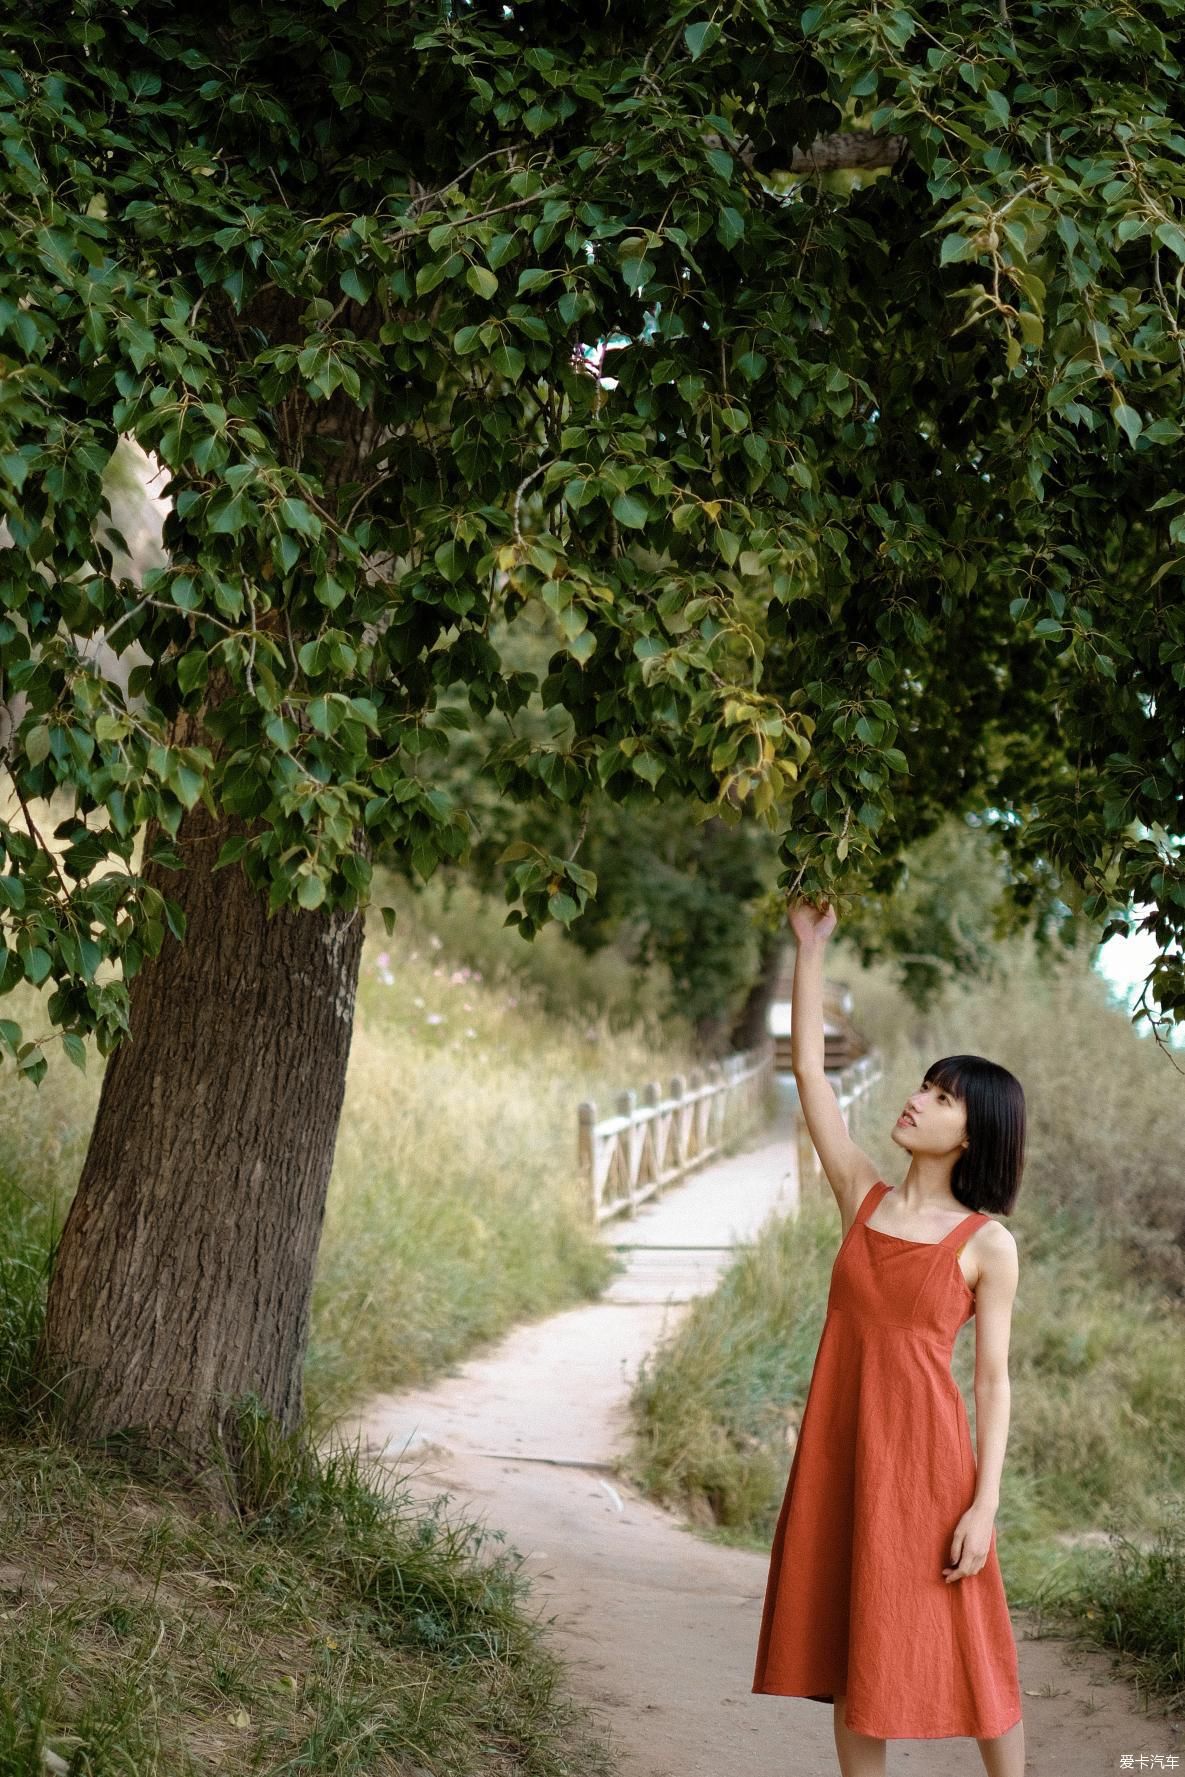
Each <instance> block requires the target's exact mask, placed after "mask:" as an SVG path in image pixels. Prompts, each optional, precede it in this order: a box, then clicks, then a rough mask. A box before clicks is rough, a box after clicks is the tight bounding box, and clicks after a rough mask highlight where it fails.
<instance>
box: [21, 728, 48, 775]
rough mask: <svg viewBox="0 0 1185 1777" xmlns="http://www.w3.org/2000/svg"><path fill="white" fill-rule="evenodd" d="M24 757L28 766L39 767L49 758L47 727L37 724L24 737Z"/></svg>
mask: <svg viewBox="0 0 1185 1777" xmlns="http://www.w3.org/2000/svg"><path fill="white" fill-rule="evenodd" d="M25 757H26V759H28V761H29V764H30V765H40V764H41V762H42V760H44V759H47V758H48V757H49V726H48V724H47V723H45V722H38V724H37V726H36V728H30V730H29V732H28V734H26V736H25Z"/></svg>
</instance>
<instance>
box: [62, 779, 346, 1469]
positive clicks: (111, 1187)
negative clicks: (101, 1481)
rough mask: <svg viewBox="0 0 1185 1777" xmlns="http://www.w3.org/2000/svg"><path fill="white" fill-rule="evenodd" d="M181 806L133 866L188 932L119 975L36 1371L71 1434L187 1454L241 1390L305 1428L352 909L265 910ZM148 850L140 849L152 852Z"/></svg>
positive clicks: (203, 825) (217, 1438)
mask: <svg viewBox="0 0 1185 1777" xmlns="http://www.w3.org/2000/svg"><path fill="white" fill-rule="evenodd" d="M235 831H239V832H241V831H243V828H242V825H241V823H229V824H228V823H226V822H219V823H215V822H214V821H213V820H212V817H211V816H210V815H209V813H208V812H207V811H206V810H205V809H204V808H203V807H202V805H201V804H200V803H199V804H198V805H197V806H196V807H195V808H194V809H193V810H192V811H190V812H189V813H188V814H187V815H186V817H185V819H184V821H183V822H182V825H181V828H180V832H179V835H178V841H177V844H178V849H179V850H180V851H181V853H182V855H183V856H184V857H185V858H186V861H187V868H186V870H185V871H183V872H178V871H167V870H163V869H161V868H160V867H159V866H155V865H151V864H150V865H148V866H147V867H146V869H145V871H144V874H145V876H146V877H147V878H148V880H149V881H151V882H153V883H154V884H155V885H156V886H157V887H158V888H159V889H160V890H161V891H162V893H164V894H166V895H168V896H169V897H170V898H171V899H173V900H176V901H178V902H179V903H180V904H181V906H182V907H184V909H185V912H186V915H187V919H188V929H187V932H186V937H185V942H184V943H183V944H178V943H177V941H176V940H175V939H174V938H173V937H172V936H171V935H166V938H165V941H164V945H163V947H162V949H161V952H160V955H159V956H158V957H157V958H156V959H155V960H154V961H150V962H147V963H146V964H145V965H144V967H143V968H142V970H141V971H140V973H139V974H138V975H137V976H135V977H134V978H133V981H132V983H131V1019H130V1024H131V1035H130V1038H125V1040H124V1042H123V1043H122V1044H121V1045H120V1047H119V1048H118V1049H117V1050H116V1051H115V1053H114V1054H113V1055H112V1056H111V1058H110V1060H109V1062H108V1066H107V1072H106V1076H105V1078H104V1081H103V1089H102V1095H101V1098H100V1101H99V1109H98V1116H97V1118H96V1122H95V1126H94V1132H93V1135H92V1137H91V1143H90V1147H89V1150H88V1152H87V1156H86V1161H85V1164H84V1166H83V1169H82V1176H81V1179H80V1180H79V1184H78V1190H77V1194H76V1196H75V1198H74V1202H73V1205H72V1207H71V1210H70V1214H69V1217H68V1219H67V1221H66V1225H65V1228H64V1230H63V1233H62V1238H61V1243H60V1246H59V1250H58V1253H57V1259H56V1264H55V1267H54V1272H53V1278H52V1282H51V1285H50V1291H49V1305H48V1314H47V1319H46V1325H45V1332H44V1336H43V1340H42V1346H41V1351H40V1353H39V1364H38V1373H39V1375H40V1377H41V1378H42V1380H43V1382H46V1383H52V1384H53V1385H54V1386H55V1387H56V1389H57V1390H58V1393H59V1399H60V1401H61V1407H62V1411H64V1414H65V1416H66V1420H67V1423H68V1425H69V1426H70V1428H71V1430H72V1431H73V1432H75V1433H82V1434H84V1435H91V1436H102V1435H104V1434H108V1433H111V1432H115V1431H118V1430H121V1429H132V1428H135V1429H136V1430H138V1431H139V1432H140V1433H141V1435H144V1436H147V1438H148V1439H149V1441H151V1442H152V1443H155V1444H158V1445H160V1444H163V1445H166V1446H169V1447H171V1448H173V1449H174V1450H176V1451H178V1452H179V1453H184V1454H186V1455H188V1456H189V1457H191V1458H196V1459H197V1460H198V1462H199V1463H201V1462H202V1460H203V1458H205V1457H207V1456H208V1455H209V1453H210V1451H211V1445H212V1442H213V1443H214V1444H215V1445H216V1444H217V1443H219V1442H222V1443H225V1444H226V1445H227V1446H228V1451H229V1453H230V1454H231V1456H232V1461H233V1448H234V1447H233V1439H232V1438H231V1437H230V1436H229V1435H228V1434H229V1432H230V1429H231V1427H230V1423H229V1420H228V1414H227V1409H228V1407H229V1405H230V1403H231V1402H232V1401H233V1400H234V1399H235V1397H237V1396H241V1395H243V1394H245V1393H248V1392H250V1393H253V1394H255V1395H256V1396H258V1397H259V1399H260V1401H261V1402H262V1404H263V1406H264V1407H265V1408H266V1409H268V1410H269V1411H270V1412H271V1413H273V1414H274V1415H275V1416H276V1418H277V1419H278V1420H279V1421H280V1423H281V1424H282V1425H283V1426H284V1427H285V1428H288V1429H291V1428H292V1427H294V1426H295V1425H296V1423H297V1421H298V1420H299V1418H300V1415H301V1406H302V1396H301V1368H302V1362H303V1357H304V1352H305V1346H306V1340H307V1333H308V1319H309V1306H310V1298H311V1293H312V1282H313V1271H314V1265H315V1262H316V1255H317V1246H318V1241H319V1239H320V1234H321V1225H322V1219H323V1213H324V1206H325V1194H326V1189H327V1186H328V1182H329V1175H330V1169H331V1166H332V1161H333V1152H334V1145H335V1141H336V1137H337V1127H338V1120H339V1117H340V1114H341V1106H342V1097H343V1093H344V1090H345V1075H346V1062H347V1058H348V1055H349V1049H350V1036H351V1029H352V1024H353V1014H354V996H355V990H356V987H357V979H358V968H359V963H360V960H361V954H362V940H363V916H362V914H361V913H360V912H355V913H354V914H353V915H350V914H343V913H340V912H338V913H335V914H332V915H331V914H327V913H323V912H305V911H295V910H289V909H282V910H281V911H280V912H278V913H277V914H275V915H274V916H273V917H272V918H270V919H269V918H268V917H267V912H266V904H265V899H264V895H263V894H262V893H261V892H260V891H258V890H256V889H255V888H253V887H252V885H251V884H250V883H249V882H248V881H247V879H246V878H245V877H244V875H243V873H242V871H241V869H240V868H239V866H238V865H237V864H233V865H231V866H230V867H229V868H226V869H223V870H220V871H218V872H217V874H216V875H211V872H210V866H211V864H212V863H213V861H214V859H215V858H216V857H217V855H218V850H219V847H220V845H221V844H222V842H223V841H224V839H226V838H227V837H228V835H229V834H230V833H231V832H235ZM153 836H154V835H153V832H152V831H151V830H150V832H149V834H148V835H147V838H146V844H145V856H147V855H148V850H149V848H150V846H151V843H152V839H153Z"/></svg>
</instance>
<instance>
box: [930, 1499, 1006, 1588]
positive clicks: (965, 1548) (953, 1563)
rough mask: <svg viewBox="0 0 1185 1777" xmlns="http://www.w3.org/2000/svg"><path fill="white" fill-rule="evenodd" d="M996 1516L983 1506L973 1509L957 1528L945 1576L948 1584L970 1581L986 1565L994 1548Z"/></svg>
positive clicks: (972, 1507) (966, 1512)
mask: <svg viewBox="0 0 1185 1777" xmlns="http://www.w3.org/2000/svg"><path fill="white" fill-rule="evenodd" d="M995 1519H996V1514H995V1513H994V1512H992V1511H988V1510H987V1509H986V1508H985V1507H983V1506H970V1507H969V1508H968V1509H967V1511H965V1512H964V1513H963V1516H962V1517H961V1518H960V1519H959V1521H958V1523H957V1524H956V1525H955V1533H954V1535H953V1537H952V1538H951V1544H950V1562H949V1564H948V1565H947V1566H946V1567H944V1568H943V1570H942V1577H943V1579H944V1580H945V1581H946V1583H947V1584H948V1585H950V1584H951V1582H952V1581H954V1580H965V1579H968V1578H969V1577H970V1576H971V1574H973V1573H978V1572H979V1570H980V1568H981V1567H983V1566H984V1564H985V1563H986V1561H987V1558H988V1555H989V1554H990V1553H991V1547H992V1528H993V1526H994V1524H995Z"/></svg>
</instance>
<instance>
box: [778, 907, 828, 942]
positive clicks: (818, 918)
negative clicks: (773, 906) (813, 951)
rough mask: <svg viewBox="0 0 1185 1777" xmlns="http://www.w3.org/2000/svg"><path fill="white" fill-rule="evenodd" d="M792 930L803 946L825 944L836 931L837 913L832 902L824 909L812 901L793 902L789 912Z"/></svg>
mask: <svg viewBox="0 0 1185 1777" xmlns="http://www.w3.org/2000/svg"><path fill="white" fill-rule="evenodd" d="M788 917H789V920H790V929H791V931H792V932H793V933H794V936H795V938H796V939H797V940H798V942H799V943H800V944H802V945H807V944H825V943H826V942H827V940H828V938H830V936H831V934H832V932H833V931H834V930H835V921H836V913H835V908H834V907H832V906H831V904H830V902H828V901H824V902H823V905H822V907H816V906H814V905H813V904H812V903H811V902H810V901H793V902H792V903H791V904H790V907H789V910H788Z"/></svg>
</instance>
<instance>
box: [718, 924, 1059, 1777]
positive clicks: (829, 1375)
mask: <svg viewBox="0 0 1185 1777" xmlns="http://www.w3.org/2000/svg"><path fill="white" fill-rule="evenodd" d="M790 924H791V926H792V927H793V930H794V935H795V938H796V939H797V942H798V951H797V956H796V959H795V966H794V995H793V1005H792V1025H791V1045H792V1055H793V1063H794V1077H795V1079H796V1081H797V1083H798V1091H799V1097H800V1100H801V1103H802V1109H803V1114H804V1116H805V1118H806V1123H807V1127H808V1129H809V1131H810V1135H811V1140H812V1141H813V1143H814V1145H815V1149H816V1152H817V1153H818V1155H819V1159H820V1161H821V1162H822V1166H823V1170H824V1172H825V1173H826V1176H827V1179H828V1182H829V1183H830V1185H831V1189H832V1191H833V1192H834V1193H835V1198H836V1201H837V1203H838V1204H839V1209H840V1216H841V1219H842V1224H843V1240H842V1243H841V1245H840V1248H839V1252H838V1254H837V1255H836V1259H835V1264H834V1266H833V1269H832V1274H831V1289H830V1294H829V1296H828V1301H827V1315H826V1319H825V1321H824V1325H823V1331H822V1335H821V1338H820V1341H819V1349H818V1353H817V1355H816V1358H815V1364H814V1369H813V1372H812V1375H811V1383H810V1388H809V1390H808V1393H807V1399H806V1404H805V1406H804V1408H803V1413H802V1420H801V1423H800V1425H799V1431H798V1441H797V1443H796V1445H795V1450H794V1459H793V1461H792V1463H791V1467H790V1476H789V1480H788V1482H787V1485H786V1493H785V1498H784V1500H783V1503H782V1509H781V1513H780V1516H779V1518H778V1523H777V1528H776V1530H775V1532H774V1539H773V1547H772V1550H771V1554H770V1566H769V1579H768V1582H767V1586H766V1593H765V1603H764V1607H763V1611H762V1621H761V1631H760V1638H759V1642H758V1649H757V1663H756V1669H755V1672H754V1675H753V1685H752V1688H753V1690H754V1691H757V1692H766V1693H770V1694H772V1695H775V1696H785V1697H807V1698H810V1699H811V1700H812V1701H815V1702H819V1703H830V1704H832V1706H833V1720H834V1729H835V1745H836V1751H837V1753H838V1755H839V1767H840V1771H841V1773H842V1777H881V1773H883V1772H884V1770H885V1748H886V1742H887V1741H889V1740H914V1739H948V1738H954V1737H960V1736H962V1737H968V1738H973V1739H975V1740H976V1742H977V1743H978V1746H979V1750H980V1753H981V1755H982V1758H983V1763H984V1766H985V1768H986V1770H987V1772H988V1773H989V1777H1022V1774H1023V1771H1024V1758H1025V1753H1024V1724H1023V1721H1022V1717H1021V1701H1020V1678H1019V1671H1018V1664H1017V1653H1016V1641H1015V1638H1014V1636H1013V1631H1012V1622H1011V1618H1010V1616H1009V1613H1008V1604H1007V1600H1006V1598H1005V1595H1004V1586H1003V1581H1002V1579H1001V1576H1000V1567H999V1563H998V1560H997V1557H996V1533H995V1517H996V1511H997V1508H998V1504H999V1497H1000V1473H1001V1470H1002V1468H1003V1464H1004V1449H1005V1445H1006V1443H1007V1439H1008V1421H1009V1410H1010V1391H1009V1381H1008V1342H1009V1335H1010V1330H1011V1321H1012V1304H1013V1300H1014V1298H1015V1295H1016V1287H1017V1278H1018V1267H1017V1253H1016V1242H1015V1240H1014V1239H1013V1237H1012V1235H1011V1234H1010V1233H1009V1231H1008V1229H1007V1228H1005V1227H1004V1226H1003V1224H1002V1223H1000V1222H998V1221H995V1220H993V1217H992V1215H991V1214H989V1213H986V1212H987V1211H996V1212H997V1213H1002V1214H1005V1215H1006V1214H1008V1213H1009V1212H1010V1211H1011V1210H1012V1208H1013V1206H1014V1204H1015V1202H1016V1198H1017V1195H1018V1193H1019V1190H1020V1180H1021V1173H1022V1170H1023V1166H1024V1143H1025V1105H1024V1094H1023V1092H1022V1091H1021V1087H1020V1083H1019V1082H1018V1081H1017V1080H1016V1079H1015V1078H1014V1076H1013V1075H1012V1074H1010V1073H1009V1072H1008V1070H1007V1069H1006V1068H1002V1067H999V1066H998V1065H997V1064H996V1063H995V1062H991V1061H988V1060H985V1059H984V1057H983V1056H979V1055H953V1056H947V1057H946V1058H945V1059H944V1060H942V1061H939V1062H936V1063H935V1065H934V1066H933V1067H932V1068H930V1069H929V1070H928V1072H927V1074H926V1076H925V1078H924V1079H923V1080H922V1082H921V1084H920V1085H919V1086H918V1088H917V1090H916V1091H914V1092H912V1093H911V1094H910V1096H909V1099H908V1102H907V1103H906V1105H905V1108H904V1110H903V1111H902V1113H901V1115H900V1117H899V1118H898V1119H897V1122H896V1124H895V1125H894V1128H893V1132H892V1134H893V1140H894V1141H895V1142H896V1144H897V1146H898V1147H900V1148H902V1149H904V1151H905V1152H906V1153H907V1154H908V1155H909V1167H908V1170H907V1172H906V1174H905V1178H904V1180H903V1182H902V1184H901V1185H900V1186H899V1187H898V1188H896V1189H893V1188H892V1187H890V1186H889V1185H888V1184H887V1183H886V1182H885V1180H883V1179H882V1178H881V1177H880V1176H879V1174H878V1171H877V1168H876V1166H875V1165H874V1163H873V1161H872V1160H871V1159H870V1158H869V1157H868V1155H867V1154H865V1153H864V1152H863V1151H862V1150H861V1149H860V1148H859V1147H857V1146H856V1144H855V1143H854V1142H853V1141H852V1139H851V1137H850V1136H849V1134H848V1131H847V1126H846V1124H845V1122H844V1118H843V1114H842V1112H841V1111H840V1108H839V1105H838V1103H837V1102H836V1098H835V1094H834V1092H833V1091H832V1089H831V1085H830V1083H829V1081H828V1079H827V1077H826V1075H825V1073H824V1071H823V956H824V951H825V948H826V943H827V940H828V938H829V937H830V935H831V933H832V932H833V931H834V929H835V913H834V911H833V910H832V909H831V908H829V907H827V906H826V905H824V907H823V908H822V909H816V908H814V907H812V906H810V905H808V904H807V903H804V902H799V903H797V904H796V905H795V906H793V907H792V908H791V911H790ZM973 1314H974V1316H975V1329H976V1348H975V1410H976V1411H975V1417H976V1442H977V1445H978V1453H977V1454H976V1453H975V1452H973V1450H972V1447H971V1430H970V1423H969V1421H968V1418H967V1411H966V1405H965V1403H964V1400H963V1397H962V1394H961V1393H960V1391H959V1388H958V1386H957V1384H956V1383H955V1380H954V1377H953V1375H952V1374H951V1369H950V1358H951V1351H952V1349H953V1345H954V1340H955V1336H956V1334H957V1333H958V1331H959V1328H960V1327H961V1326H962V1325H963V1324H964V1323H965V1322H966V1321H967V1320H969V1319H970V1317H971V1316H972V1315H973Z"/></svg>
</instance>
